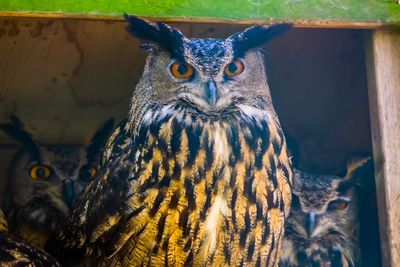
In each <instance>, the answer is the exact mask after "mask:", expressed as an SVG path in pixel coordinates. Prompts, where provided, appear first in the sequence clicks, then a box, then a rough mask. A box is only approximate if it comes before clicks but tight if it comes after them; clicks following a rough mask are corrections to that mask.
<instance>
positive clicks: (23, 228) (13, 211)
mask: <svg viewBox="0 0 400 267" xmlns="http://www.w3.org/2000/svg"><path fill="white" fill-rule="evenodd" d="M112 127H113V121H112V120H109V121H108V122H107V123H105V124H104V127H103V128H102V129H100V130H99V131H98V132H97V133H96V134H95V135H94V137H93V138H92V140H91V143H90V145H88V146H84V145H48V144H42V143H39V142H37V141H35V140H34V139H33V138H32V136H31V135H30V134H29V133H28V132H26V131H25V130H24V128H23V125H22V123H21V122H20V121H19V119H18V118H17V117H16V116H11V123H6V124H1V125H0V129H2V130H3V131H4V132H5V133H7V134H8V135H9V136H10V137H12V138H14V139H15V140H17V141H19V142H21V144H22V149H21V150H20V151H19V152H18V153H17V154H16V155H15V156H14V158H13V160H12V162H11V165H10V167H9V173H8V177H7V184H6V190H5V207H4V210H5V213H6V215H7V218H8V220H9V223H10V226H11V228H12V231H13V232H14V233H15V235H17V236H19V237H21V238H23V239H24V240H26V241H28V242H31V243H33V244H35V245H37V246H39V247H43V245H44V243H45V241H46V240H47V238H48V235H49V234H50V233H52V232H54V231H55V230H56V228H57V227H59V225H60V224H61V222H62V221H63V220H64V218H65V216H66V215H67V214H68V212H69V209H70V207H71V205H72V203H73V202H74V200H75V196H76V195H77V194H78V193H79V192H80V191H81V190H82V189H83V188H84V187H85V186H86V185H87V184H88V182H89V181H90V180H91V179H93V177H94V175H95V173H96V171H97V164H98V161H99V155H100V151H101V148H102V146H103V145H104V144H105V141H106V140H107V138H108V134H109V133H110V131H111V130H112Z"/></svg>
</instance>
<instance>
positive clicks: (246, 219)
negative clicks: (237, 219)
mask: <svg viewBox="0 0 400 267" xmlns="http://www.w3.org/2000/svg"><path fill="white" fill-rule="evenodd" d="M244 225H245V228H244V229H242V231H240V237H239V245H240V247H242V248H243V247H244V245H245V244H246V239H247V234H248V233H249V230H250V215H249V212H248V210H246V214H245V215H244Z"/></svg>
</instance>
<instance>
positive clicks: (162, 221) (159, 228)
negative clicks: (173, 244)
mask: <svg viewBox="0 0 400 267" xmlns="http://www.w3.org/2000/svg"><path fill="white" fill-rule="evenodd" d="M166 218H167V215H166V214H163V215H162V216H161V218H160V219H159V220H158V223H157V235H156V241H157V244H158V243H160V242H161V239H162V236H163V233H164V226H165V220H166Z"/></svg>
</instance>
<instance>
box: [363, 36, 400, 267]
mask: <svg viewBox="0 0 400 267" xmlns="http://www.w3.org/2000/svg"><path fill="white" fill-rule="evenodd" d="M366 56H367V58H366V60H367V71H368V93H369V100H370V114H371V130H372V141H373V153H374V162H375V179H376V190H377V198H378V212H379V220H380V221H379V224H380V236H381V244H382V245H381V247H382V258H383V266H393V267H395V266H399V262H400V31H398V30H397V31H396V30H377V31H374V32H373V33H372V35H371V36H370V37H369V38H367V40H366Z"/></svg>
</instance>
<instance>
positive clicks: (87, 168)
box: [79, 164, 97, 180]
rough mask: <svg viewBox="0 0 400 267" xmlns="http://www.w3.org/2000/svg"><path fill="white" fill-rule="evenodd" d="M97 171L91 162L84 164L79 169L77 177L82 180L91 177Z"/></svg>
mask: <svg viewBox="0 0 400 267" xmlns="http://www.w3.org/2000/svg"><path fill="white" fill-rule="evenodd" d="M96 172H97V168H96V166H94V165H92V164H86V165H83V166H82V167H81V169H80V170H79V178H81V179H83V180H88V179H90V178H92V177H93V176H94V175H95V174H96Z"/></svg>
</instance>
